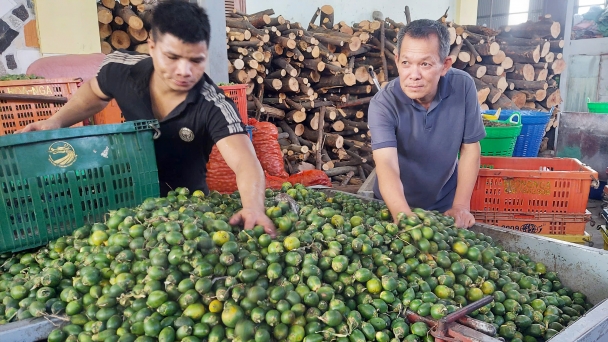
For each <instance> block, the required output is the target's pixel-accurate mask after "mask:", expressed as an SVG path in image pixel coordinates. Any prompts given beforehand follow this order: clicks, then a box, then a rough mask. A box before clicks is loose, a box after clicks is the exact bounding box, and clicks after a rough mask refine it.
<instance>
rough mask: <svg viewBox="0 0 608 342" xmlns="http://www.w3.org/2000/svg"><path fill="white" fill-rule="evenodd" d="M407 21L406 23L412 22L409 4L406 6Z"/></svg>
mask: <svg viewBox="0 0 608 342" xmlns="http://www.w3.org/2000/svg"><path fill="white" fill-rule="evenodd" d="M404 13H405V22H406V23H408V24H409V23H411V22H412V17H411V15H410V7H409V6H405V11H404Z"/></svg>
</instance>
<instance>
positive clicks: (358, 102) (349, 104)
mask: <svg viewBox="0 0 608 342" xmlns="http://www.w3.org/2000/svg"><path fill="white" fill-rule="evenodd" d="M372 98H373V96H369V97H362V98H359V99H356V100H352V101H347V102H344V103H340V104H339V105H338V106H337V107H338V108H346V107H355V106H361V105H364V104H368V103H370V101H371V100H372Z"/></svg>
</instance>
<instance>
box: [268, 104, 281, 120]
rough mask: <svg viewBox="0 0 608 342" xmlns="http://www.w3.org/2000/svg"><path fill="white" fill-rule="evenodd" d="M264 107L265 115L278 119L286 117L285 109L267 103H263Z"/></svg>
mask: <svg viewBox="0 0 608 342" xmlns="http://www.w3.org/2000/svg"><path fill="white" fill-rule="evenodd" d="M262 108H264V115H267V116H269V117H271V118H275V119H277V120H283V119H285V111H283V110H281V109H278V108H276V107H273V106H269V105H266V104H262Z"/></svg>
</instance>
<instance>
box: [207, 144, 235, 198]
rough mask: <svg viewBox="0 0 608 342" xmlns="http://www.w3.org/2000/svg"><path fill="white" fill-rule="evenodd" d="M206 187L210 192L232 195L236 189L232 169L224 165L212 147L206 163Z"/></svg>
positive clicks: (217, 152)
mask: <svg viewBox="0 0 608 342" xmlns="http://www.w3.org/2000/svg"><path fill="white" fill-rule="evenodd" d="M207 186H208V187H209V190H210V191H214V190H215V191H218V192H220V193H223V194H225V193H233V192H235V191H236V190H237V189H238V188H237V186H236V175H235V174H234V172H232V169H231V168H230V167H229V166H228V164H226V161H225V160H224V158H223V157H222V155H221V154H220V151H219V150H218V149H217V146H215V145H213V149H211V154H210V155H209V162H207Z"/></svg>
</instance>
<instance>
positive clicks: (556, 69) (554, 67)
mask: <svg viewBox="0 0 608 342" xmlns="http://www.w3.org/2000/svg"><path fill="white" fill-rule="evenodd" d="M565 69H566V62H565V61H564V60H563V59H556V60H555V61H553V63H552V64H551V72H552V73H553V74H554V75H559V74H561V73H562V72H563V71H564V70H565Z"/></svg>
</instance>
